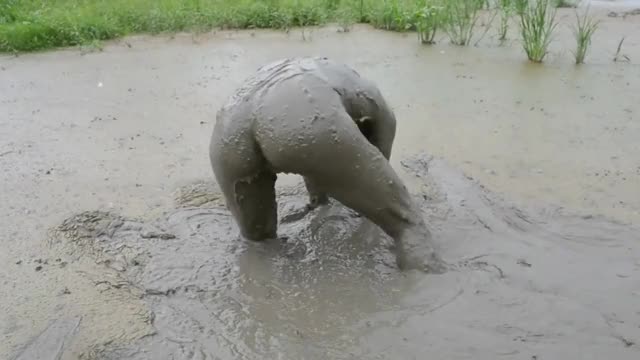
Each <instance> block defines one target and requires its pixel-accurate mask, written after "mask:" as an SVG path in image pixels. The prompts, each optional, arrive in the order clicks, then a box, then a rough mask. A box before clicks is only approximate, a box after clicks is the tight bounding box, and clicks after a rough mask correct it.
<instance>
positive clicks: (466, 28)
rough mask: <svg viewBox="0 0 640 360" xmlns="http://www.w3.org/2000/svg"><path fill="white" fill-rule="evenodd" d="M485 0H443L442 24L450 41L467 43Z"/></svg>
mask: <svg viewBox="0 0 640 360" xmlns="http://www.w3.org/2000/svg"><path fill="white" fill-rule="evenodd" d="M485 4H486V0H444V1H443V5H444V11H443V14H444V18H443V24H444V29H445V32H446V33H447V34H448V35H449V39H450V40H451V43H453V44H455V45H461V46H464V45H468V44H469V43H470V42H471V39H472V37H473V31H474V29H475V26H476V24H477V22H478V19H479V11H480V10H481V9H482V8H483V7H484V6H485Z"/></svg>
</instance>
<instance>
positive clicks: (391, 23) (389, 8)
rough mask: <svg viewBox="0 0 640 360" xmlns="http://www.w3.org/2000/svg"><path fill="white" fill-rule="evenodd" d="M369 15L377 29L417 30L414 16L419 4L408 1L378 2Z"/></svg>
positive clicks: (383, 0) (387, 0)
mask: <svg viewBox="0 0 640 360" xmlns="http://www.w3.org/2000/svg"><path fill="white" fill-rule="evenodd" d="M375 3H377V4H376V5H374V6H373V8H372V9H371V11H370V15H369V19H368V20H369V22H370V23H371V24H372V25H373V26H374V27H376V28H379V29H384V30H393V31H408V30H412V29H414V28H415V23H414V14H415V8H416V7H417V6H418V3H417V2H416V1H415V0H414V1H408V0H378V1H375Z"/></svg>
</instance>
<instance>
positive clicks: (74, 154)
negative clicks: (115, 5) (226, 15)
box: [0, 6, 640, 360]
mask: <svg viewBox="0 0 640 360" xmlns="http://www.w3.org/2000/svg"><path fill="white" fill-rule="evenodd" d="M592 10H593V11H597V13H598V16H599V18H600V19H601V20H602V21H603V22H602V24H601V27H600V29H599V30H598V31H597V32H596V34H595V35H594V39H593V44H592V50H591V51H590V53H589V56H588V58H587V64H585V65H584V66H580V67H575V66H574V65H573V64H572V59H571V54H570V52H569V50H570V49H571V48H572V46H573V37H572V36H573V35H572V33H571V27H570V24H571V21H572V20H573V19H574V14H573V13H572V11H564V10H562V11H560V12H559V14H558V19H560V20H561V22H562V23H561V25H560V26H559V28H558V33H557V35H556V38H555V40H554V42H553V43H552V48H551V52H550V54H549V55H548V58H547V62H546V63H545V64H544V65H541V66H538V65H532V64H529V63H527V61H526V59H525V58H524V55H523V54H522V50H521V48H520V45H519V43H518V42H517V41H516V40H509V41H507V42H505V43H502V44H500V43H499V42H498V41H497V39H496V36H495V34H496V33H495V32H494V31H493V30H491V31H489V32H488V33H487V36H486V37H485V39H484V40H483V41H482V42H481V43H480V44H479V45H478V46H477V47H476V46H473V47H468V48H458V47H453V46H449V45H448V44H446V43H440V44H438V45H436V46H433V47H427V46H421V45H420V44H418V43H417V40H416V38H415V34H394V33H388V32H382V31H373V30H371V29H370V28H368V27H364V26H356V27H354V28H353V29H352V30H351V31H350V32H348V33H337V32H336V29H335V28H331V27H328V28H325V29H307V30H306V31H305V39H304V40H303V38H302V36H301V33H300V32H299V31H298V30H292V31H291V32H290V33H289V34H282V33H281V32H270V31H256V32H253V31H247V32H234V31H229V32H222V33H218V34H204V35H197V36H196V35H184V34H183V35H177V36H175V37H171V38H169V37H154V38H149V37H132V38H126V39H123V40H121V41H116V42H113V43H110V44H107V46H106V47H105V48H104V50H103V51H96V52H92V53H83V52H78V51H76V50H67V51H57V52H49V53H43V54H31V55H24V56H19V57H0V63H1V64H0V65H1V66H0V113H2V114H6V116H3V117H1V118H0V134H1V136H0V182H1V183H0V189H1V190H2V191H0V203H1V204H2V206H0V247H1V248H2V251H0V294H2V295H1V296H0V335H1V336H2V341H0V358H3V359H4V358H8V359H13V358H15V357H16V356H18V355H20V354H22V355H20V356H22V358H33V357H34V356H36V355H34V354H36V353H37V352H38V351H39V350H41V349H43V348H44V349H47V351H46V354H47V355H48V356H51V357H53V356H59V357H60V358H61V359H64V360H68V359H79V358H82V359H91V358H94V359H100V358H103V359H113V358H119V357H120V358H123V359H127V358H134V359H135V358H154V354H155V355H156V357H155V358H163V356H164V355H162V352H165V353H167V354H175V357H176V358H188V357H189V356H191V358H195V359H197V358H198V357H200V358H207V356H208V357H209V358H223V359H225V358H238V357H240V358H242V356H243V355H244V356H245V357H246V358H257V357H260V358H262V355H263V354H267V355H272V356H271V357H274V358H278V356H279V357H280V358H322V357H323V356H325V358H326V357H329V358H331V357H335V358H348V357H349V356H351V357H353V358H373V359H375V358H382V359H384V358H414V357H422V356H421V355H422V354H424V353H426V352H428V353H429V354H433V356H434V357H435V358H447V359H449V358H469V357H474V358H481V359H495V358H497V357H506V358H526V359H532V358H533V357H534V356H536V358H537V359H545V358H585V359H586V358H590V357H591V358H594V359H596V358H602V357H605V356H611V357H612V358H616V359H617V358H620V359H625V358H634V359H635V358H637V353H638V346H637V345H636V344H637V343H638V333H637V331H638V325H639V324H638V318H637V316H638V311H639V310H638V309H637V306H635V305H634V304H637V303H638V301H637V297H638V290H637V289H638V288H640V286H638V283H637V280H635V281H636V282H635V283H634V279H637V278H638V276H637V274H634V272H636V268H637V266H638V263H639V262H640V260H639V259H640V257H639V256H638V248H637V244H638V242H637V240H638V239H637V235H635V234H637V232H636V233H635V234H634V232H633V231H632V226H630V225H625V224H634V223H635V224H637V223H638V221H640V197H638V192H637V189H638V188H640V163H639V162H638V161H639V159H640V156H638V154H640V143H638V141H637V139H638V138H640V126H639V124H640V123H639V122H638V121H637V114H638V112H640V108H639V107H638V104H640V97H639V96H640V95H639V94H640V82H639V81H638V79H640V68H639V67H638V59H640V42H639V39H638V38H637V36H635V34H638V33H640V16H637V15H627V16H617V17H611V16H608V14H609V12H610V11H615V12H616V13H622V12H624V11H627V10H633V8H631V9H621V8H619V7H617V6H616V7H613V6H612V7H610V8H607V7H604V8H599V10H598V9H596V8H593V9H592ZM515 30H516V29H515V28H514V27H512V28H511V30H510V36H509V37H510V39H513V38H514V37H515V35H514V32H515ZM623 37H625V41H624V44H623V47H622V49H621V54H620V55H621V56H620V59H621V61H617V62H614V61H613V57H614V55H615V52H616V48H617V45H618V43H619V41H620V39H621V38H623ZM372 44H375V46H372ZM297 55H310V56H314V55H322V56H330V57H332V58H335V59H337V60H340V61H344V62H346V63H348V64H350V65H352V66H353V67H355V68H356V69H358V71H360V72H361V73H362V74H364V75H366V76H368V77H370V78H372V79H373V80H374V81H376V82H377V83H378V85H379V87H380V88H381V89H382V91H383V93H384V95H385V97H387V98H388V99H389V102H390V103H391V104H392V106H393V108H394V111H395V112H396V114H397V117H398V134H397V140H396V144H395V145H394V154H393V156H392V165H393V166H394V168H396V169H397V170H398V171H399V172H400V173H401V176H402V178H403V180H405V181H407V183H408V184H409V187H410V188H411V189H412V192H413V193H414V194H415V195H416V197H418V199H419V200H420V201H422V203H423V206H424V211H425V216H426V217H427V218H428V220H429V221H430V222H431V223H432V226H433V227H434V232H436V234H437V236H438V239H439V240H438V241H439V245H440V248H441V250H442V251H443V254H444V256H445V257H446V258H447V259H450V260H451V261H456V262H463V261H464V259H468V260H469V264H468V265H469V266H467V267H462V268H461V269H460V270H459V271H456V272H451V273H448V274H445V275H443V276H439V277H433V276H429V277H424V276H416V275H415V274H409V275H405V274H400V273H398V272H397V271H396V269H395V267H394V266H393V263H392V261H390V260H391V259H392V255H391V252H390V250H389V249H388V246H389V241H388V239H387V238H385V237H384V236H382V235H380V234H379V233H378V231H377V230H376V229H375V228H373V227H371V226H370V225H367V224H366V223H364V224H363V223H362V219H360V218H357V217H354V214H352V213H350V212H349V211H346V210H345V209H343V208H341V207H339V206H338V207H331V208H325V209H324V210H321V211H318V212H315V213H313V214H307V215H305V216H302V215H300V213H299V212H298V211H297V210H298V209H299V208H300V206H301V205H302V203H303V201H304V197H305V196H306V195H304V194H302V193H300V191H301V187H299V183H298V179H297V178H295V177H288V176H287V177H283V178H282V179H279V188H280V191H281V192H282V193H283V199H281V209H280V210H281V219H283V221H285V223H283V224H282V228H281V230H282V232H283V234H287V235H289V240H288V241H287V242H284V243H274V244H265V245H263V246H248V245H246V244H242V243H239V242H238V241H236V239H235V238H234V235H233V233H234V229H233V225H232V224H231V223H230V220H229V219H228V216H227V215H225V214H226V213H225V212H224V208H223V207H222V202H221V200H220V197H219V194H217V193H216V191H215V188H214V187H212V186H211V184H209V183H208V182H206V181H205V182H203V181H204V180H203V179H212V173H211V169H210V167H209V163H208V158H207V145H208V140H209V134H210V131H211V128H212V127H213V122H212V121H213V116H214V114H215V111H216V110H217V109H218V108H219V106H220V105H221V104H222V102H223V101H224V99H225V98H226V97H227V96H228V95H229V94H230V93H231V92H232V90H233V89H234V88H235V87H236V86H237V85H238V84H239V83H240V82H241V81H242V80H243V79H244V78H245V77H246V76H247V74H250V73H252V72H253V71H254V70H255V69H256V68H257V67H258V66H260V65H262V64H264V63H266V62H269V61H272V60H274V59H276V58H280V57H283V56H297ZM622 55H624V56H622ZM421 151H427V152H429V153H430V154H434V155H435V156H436V157H437V159H440V158H442V159H446V164H449V165H447V166H445V165H444V163H441V160H434V162H432V163H430V165H429V166H430V171H429V174H430V176H433V178H431V177H426V178H425V177H423V178H418V177H416V176H415V173H419V174H421V173H423V172H424V169H425V168H424V163H420V162H416V161H413V162H412V161H409V160H407V159H412V158H414V157H415V156H416V154H417V153H419V152H421ZM403 161H407V162H406V164H407V165H408V166H407V167H404V166H403V164H402V162H403ZM440 164H442V166H441V165H440ZM449 166H450V167H449ZM446 169H449V170H446ZM462 173H464V174H467V175H469V176H471V177H473V178H474V179H476V180H477V181H478V183H475V182H472V181H469V180H468V179H466V178H465V177H464V176H463V175H462ZM425 181H426V182H427V183H426V185H425ZM479 184H483V186H484V188H483V187H481V186H480V185H479ZM183 185H187V186H183ZM176 188H180V191H179V192H177V193H175V194H172V192H173V190H174V189H176ZM423 195H425V196H426V197H427V198H426V199H425V198H424V197H423ZM499 197H504V198H505V199H509V202H510V203H513V204H514V206H513V207H511V206H508V205H506V204H505V203H504V202H502V201H501V200H499V199H498V198H499ZM174 198H177V199H179V201H178V202H177V203H174ZM549 204H552V205H549ZM515 209H522V211H518V210H515ZM540 209H543V210H545V211H541V210H540ZM552 209H553V211H552ZM85 210H87V211H88V212H87V213H81V212H82V211H85ZM78 213H81V214H83V215H82V216H81V217H80V218H75V217H74V214H78ZM283 216H284V217H283ZM65 219H75V220H74V221H76V222H75V224H76V225H77V227H76V230H82V229H85V230H86V232H84V233H79V234H75V235H74V234H73V231H71V232H70V231H69V230H73V225H74V221H69V222H67V223H66V224H65V226H66V227H65V230H67V231H65V234H69V235H70V238H69V239H76V238H77V239H80V240H79V241H76V242H72V241H70V240H69V239H67V238H65V237H63V238H62V239H59V237H54V238H55V239H58V240H63V241H58V242H54V243H53V244H50V243H49V242H47V241H45V239H47V238H48V235H51V234H49V233H48V230H49V229H50V228H51V227H54V226H56V225H57V224H61V223H62V222H63V221H64V220H65ZM606 219H609V220H606ZM112 223H113V225H111V226H110V225H109V224H112ZM91 224H93V228H91V226H89V227H88V228H87V226H88V225H91ZM118 224H120V225H118ZM199 224H200V228H198V227H197V226H198V225H199ZM188 227H191V228H193V229H194V230H189V229H188ZM96 229H98V230H99V229H106V230H109V232H105V233H104V234H102V235H100V236H95V235H96V231H97V230H96ZM82 234H84V236H82ZM53 235H55V234H53ZM58 235H61V234H58ZM78 236H79V237H78ZM172 236H175V238H173V237H172ZM96 238H98V239H100V240H99V241H96V240H95V239H96ZM361 239H364V240H361ZM634 241H635V242H634ZM119 246H120V247H119ZM170 252H173V254H170ZM369 255H372V256H369ZM483 255H484V256H483ZM476 256H480V257H478V258H475V259H473V258H474V257H476ZM188 259H191V260H188ZM136 263H137V265H136ZM196 264H197V265H196ZM200 266H202V270H200V271H198V270H197V268H198V267H200ZM498 269H499V270H498ZM501 273H502V275H501ZM501 316H504V318H503V317H501ZM174 319H180V321H178V322H174ZM189 319H193V320H189ZM154 352H155V353H154ZM278 353H280V354H283V355H278V356H276V355H275V354H278ZM325 353H326V354H329V356H326V355H324V354H325ZM158 354H160V355H158ZM264 357H269V356H266V355H265V356H264ZM53 358H55V357H53Z"/></svg>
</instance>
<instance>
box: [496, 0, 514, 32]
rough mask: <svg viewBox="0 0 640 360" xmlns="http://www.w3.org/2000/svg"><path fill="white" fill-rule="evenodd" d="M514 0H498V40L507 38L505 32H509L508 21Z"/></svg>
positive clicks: (512, 11) (512, 10)
mask: <svg viewBox="0 0 640 360" xmlns="http://www.w3.org/2000/svg"><path fill="white" fill-rule="evenodd" d="M514 1H515V0H498V7H499V11H500V26H499V28H498V40H500V41H505V40H507V33H508V32H509V21H510V20H511V16H512V15H513V13H514V11H515V6H514Z"/></svg>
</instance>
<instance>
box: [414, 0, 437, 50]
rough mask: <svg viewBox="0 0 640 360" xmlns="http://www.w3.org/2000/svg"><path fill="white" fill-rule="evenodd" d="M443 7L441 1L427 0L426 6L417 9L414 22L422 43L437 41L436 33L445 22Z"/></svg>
mask: <svg viewBox="0 0 640 360" xmlns="http://www.w3.org/2000/svg"><path fill="white" fill-rule="evenodd" d="M443 9H444V8H443V6H441V4H440V3H439V2H437V1H433V0H427V1H425V3H424V6H423V7H422V8H420V9H419V10H417V11H416V13H415V18H414V22H415V24H416V31H417V32H418V38H419V39H420V42H421V43H423V44H434V43H435V37H436V33H437V32H438V29H439V28H440V27H441V26H442V22H443V16H442V12H443Z"/></svg>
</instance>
